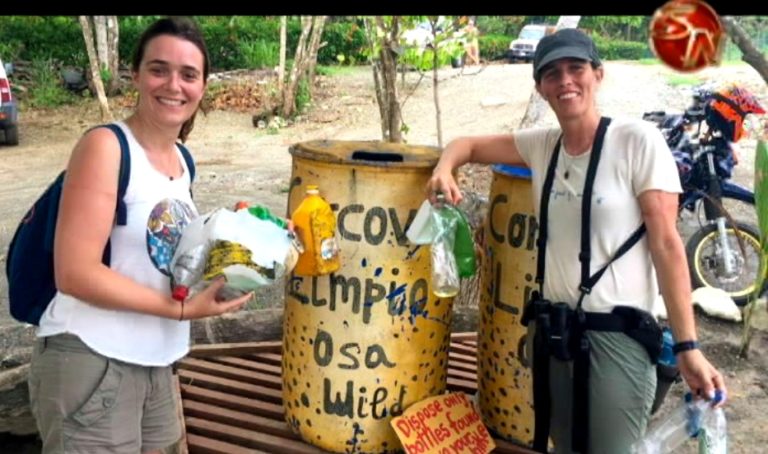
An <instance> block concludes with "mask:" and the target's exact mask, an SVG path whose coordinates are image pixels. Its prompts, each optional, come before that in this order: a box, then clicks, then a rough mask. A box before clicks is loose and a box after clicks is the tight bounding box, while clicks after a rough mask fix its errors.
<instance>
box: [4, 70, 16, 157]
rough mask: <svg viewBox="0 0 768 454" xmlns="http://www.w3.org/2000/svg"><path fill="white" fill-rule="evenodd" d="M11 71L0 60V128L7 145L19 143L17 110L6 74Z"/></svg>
mask: <svg viewBox="0 0 768 454" xmlns="http://www.w3.org/2000/svg"><path fill="white" fill-rule="evenodd" d="M12 71H13V67H12V66H11V65H9V64H3V61H2V60H0V129H2V130H3V132H4V135H5V143H7V144H8V145H18V144H19V126H18V122H19V110H18V107H17V106H16V101H15V100H14V99H13V93H11V82H10V81H9V80H8V74H9V73H11V72H12Z"/></svg>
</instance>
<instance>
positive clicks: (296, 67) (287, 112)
mask: <svg viewBox="0 0 768 454" xmlns="http://www.w3.org/2000/svg"><path fill="white" fill-rule="evenodd" d="M311 29H312V17H311V16H301V35H299V43H298V44H297V45H296V54H295V55H294V58H293V66H292V67H291V75H290V77H289V79H288V85H286V87H285V91H284V92H283V117H290V116H291V115H293V113H294V112H295V110H296V90H297V89H298V86H299V80H300V79H301V76H302V74H303V72H304V70H305V60H306V59H305V56H304V55H305V53H306V43H307V37H308V36H309V34H310V32H311Z"/></svg>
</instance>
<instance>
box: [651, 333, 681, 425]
mask: <svg viewBox="0 0 768 454" xmlns="http://www.w3.org/2000/svg"><path fill="white" fill-rule="evenodd" d="M673 345H675V339H674V337H673V336H672V331H671V330H670V329H669V328H667V327H665V328H664V330H663V342H662V346H661V355H659V363H658V364H657V365H656V396H655V398H654V400H653V406H652V407H651V414H654V413H656V411H657V410H658V409H659V407H661V404H662V403H663V402H664V397H665V396H666V395H667V392H668V391H669V387H670V386H671V385H672V383H673V382H674V381H675V380H676V379H677V377H678V376H679V375H680V372H679V370H678V369H677V357H676V356H675V353H674V352H673V351H672V346H673Z"/></svg>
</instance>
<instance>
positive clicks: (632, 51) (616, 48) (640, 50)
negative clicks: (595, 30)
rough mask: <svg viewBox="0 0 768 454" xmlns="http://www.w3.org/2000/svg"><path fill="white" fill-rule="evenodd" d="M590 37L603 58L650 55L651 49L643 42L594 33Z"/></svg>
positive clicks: (628, 58)
mask: <svg viewBox="0 0 768 454" xmlns="http://www.w3.org/2000/svg"><path fill="white" fill-rule="evenodd" d="M592 39H593V40H594V41H595V45H596V46H597V52H598V53H599V54H600V58H602V59H603V60H640V59H642V58H647V57H649V56H651V50H650V48H649V47H648V43H645V42H636V41H619V40H615V39H607V38H603V37H601V36H599V35H595V34H593V35H592Z"/></svg>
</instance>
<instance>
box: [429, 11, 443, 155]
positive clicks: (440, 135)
mask: <svg viewBox="0 0 768 454" xmlns="http://www.w3.org/2000/svg"><path fill="white" fill-rule="evenodd" d="M429 22H430V24H431V25H432V42H433V43H435V45H434V46H433V49H432V50H433V51H434V52H432V98H433V99H434V100H435V123H436V126H437V146H438V147H440V148H443V128H442V125H441V124H440V96H439V92H438V89H437V84H438V80H437V69H438V68H437V64H438V58H437V54H438V52H437V17H436V16H430V20H429Z"/></svg>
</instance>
